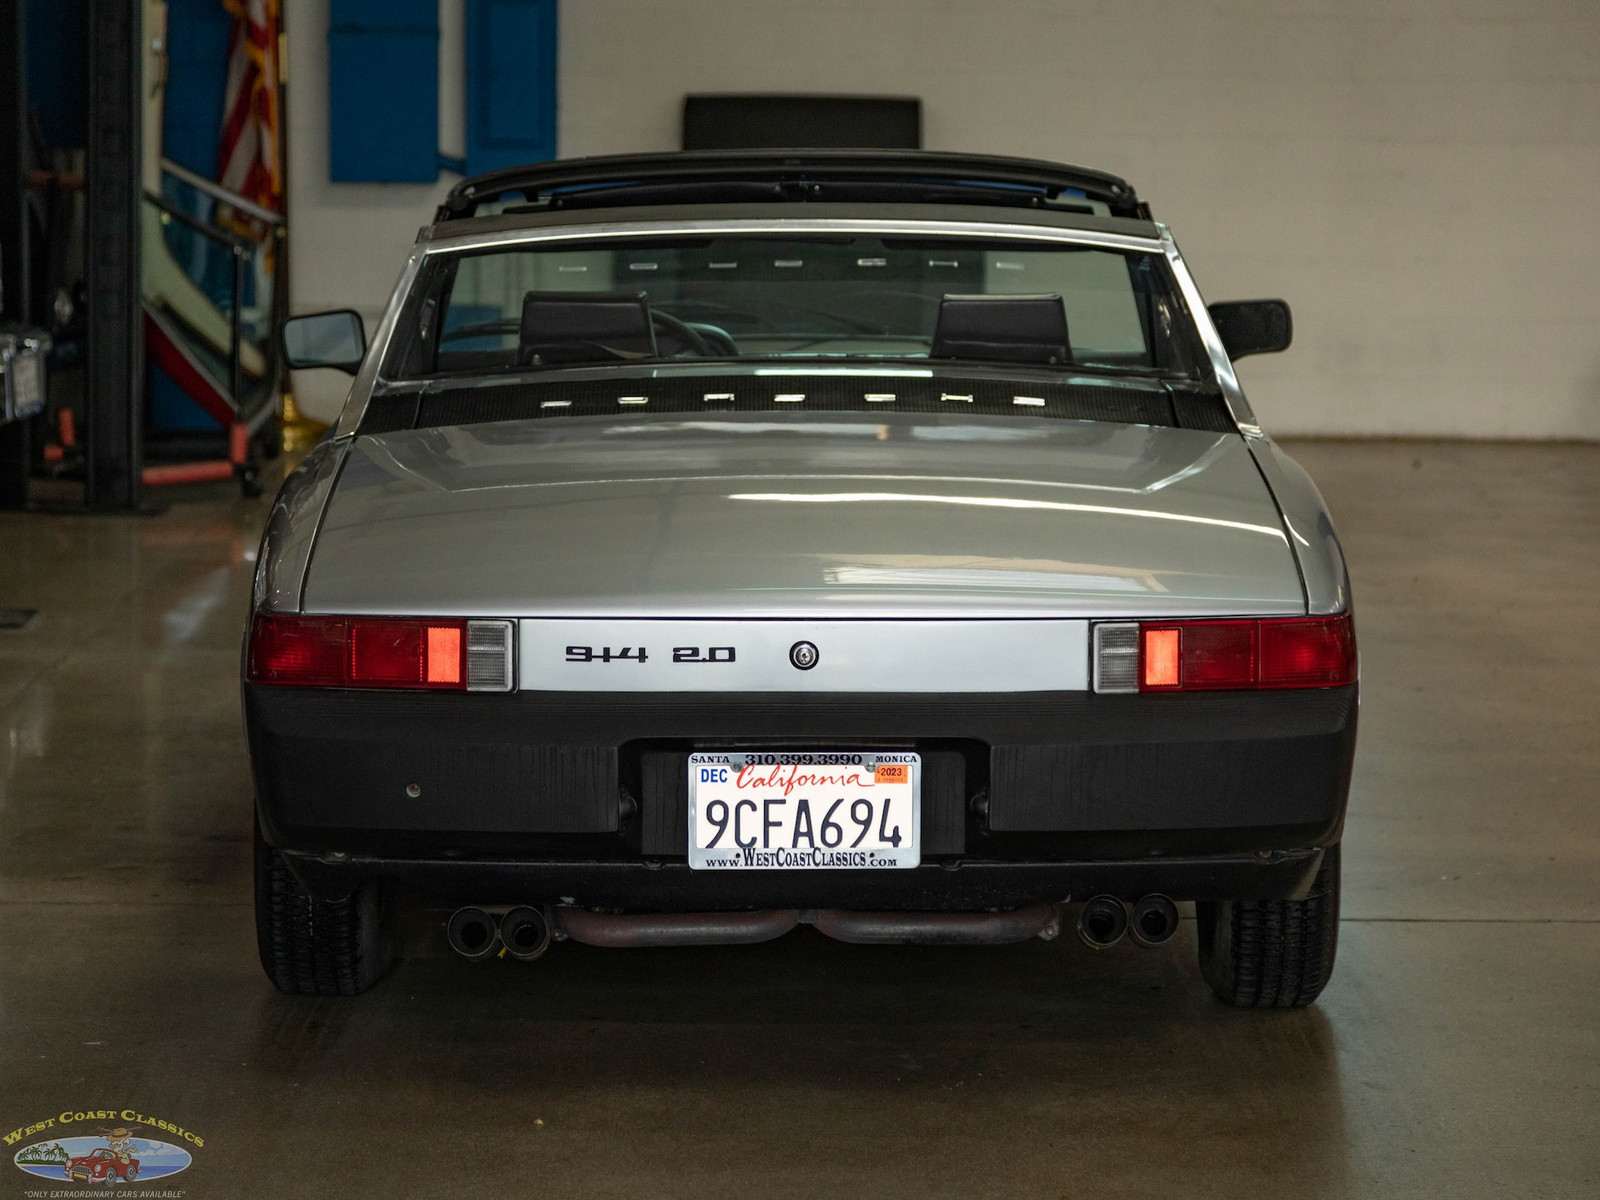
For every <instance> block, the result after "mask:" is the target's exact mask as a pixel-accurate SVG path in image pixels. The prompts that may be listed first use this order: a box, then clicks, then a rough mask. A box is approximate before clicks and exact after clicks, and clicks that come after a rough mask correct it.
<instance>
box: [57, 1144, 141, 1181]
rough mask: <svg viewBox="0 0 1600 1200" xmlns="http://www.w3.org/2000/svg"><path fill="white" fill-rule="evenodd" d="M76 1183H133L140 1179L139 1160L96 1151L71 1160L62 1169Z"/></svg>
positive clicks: (107, 1151)
mask: <svg viewBox="0 0 1600 1200" xmlns="http://www.w3.org/2000/svg"><path fill="white" fill-rule="evenodd" d="M61 1169H62V1171H64V1172H65V1173H66V1176H67V1178H68V1179H71V1180H73V1181H74V1182H76V1183H103V1184H106V1185H107V1186H108V1187H109V1186H110V1185H111V1184H114V1183H116V1182H118V1181H119V1180H120V1181H123V1182H128V1183H131V1182H133V1180H135V1179H137V1178H138V1177H139V1160H138V1159H137V1158H131V1157H129V1156H128V1155H126V1154H115V1153H113V1152H112V1151H110V1150H103V1149H102V1150H96V1151H94V1152H93V1153H92V1154H84V1155H81V1156H80V1157H78V1158H74V1159H71V1160H69V1161H68V1162H67V1165H66V1166H64V1167H62V1168H61Z"/></svg>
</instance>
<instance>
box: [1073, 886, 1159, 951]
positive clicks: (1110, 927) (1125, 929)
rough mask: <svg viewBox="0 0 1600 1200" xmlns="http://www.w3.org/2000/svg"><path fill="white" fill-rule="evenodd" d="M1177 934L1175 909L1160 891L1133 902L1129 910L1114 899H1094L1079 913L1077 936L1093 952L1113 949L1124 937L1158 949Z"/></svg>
mask: <svg viewBox="0 0 1600 1200" xmlns="http://www.w3.org/2000/svg"><path fill="white" fill-rule="evenodd" d="M1177 932H1178V906H1177V905H1176V904H1174V903H1173V902H1172V899H1171V897H1168V896H1163V895H1161V894H1160V893H1159V892H1152V893H1151V894H1150V895H1148V896H1146V897H1144V898H1143V899H1142V900H1139V901H1137V902H1136V903H1134V904H1133V905H1132V907H1131V911H1130V907H1129V905H1127V904H1124V903H1123V902H1122V901H1121V900H1120V899H1118V898H1117V897H1116V896H1096V897H1094V898H1093V899H1092V900H1088V901H1086V902H1085V903H1084V906H1083V908H1082V909H1081V910H1080V911H1079V913H1078V937H1080V938H1081V939H1082V940H1083V943H1084V945H1086V946H1089V947H1090V948H1092V949H1095V950H1105V949H1108V948H1109V947H1111V946H1115V945H1116V944H1117V943H1118V942H1120V941H1121V940H1122V938H1123V935H1124V934H1132V935H1133V940H1134V941H1136V942H1138V943H1139V945H1141V946H1159V945H1161V944H1162V943H1163V942H1166V941H1169V940H1171V938H1172V935H1173V934H1175V933H1177Z"/></svg>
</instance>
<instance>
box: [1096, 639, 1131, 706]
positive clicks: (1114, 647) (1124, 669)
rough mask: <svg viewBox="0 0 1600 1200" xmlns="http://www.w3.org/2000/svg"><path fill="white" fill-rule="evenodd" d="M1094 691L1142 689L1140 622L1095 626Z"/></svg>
mask: <svg viewBox="0 0 1600 1200" xmlns="http://www.w3.org/2000/svg"><path fill="white" fill-rule="evenodd" d="M1094 690H1095V691H1097V692H1137V691H1138V690H1139V627H1138V626H1137V625H1134V624H1131V623H1130V624H1127V625H1096V626H1095V627H1094Z"/></svg>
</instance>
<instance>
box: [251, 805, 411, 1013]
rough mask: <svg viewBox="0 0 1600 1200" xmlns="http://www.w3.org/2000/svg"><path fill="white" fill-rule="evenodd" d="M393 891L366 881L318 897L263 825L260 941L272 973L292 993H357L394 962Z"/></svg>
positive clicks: (258, 845)
mask: <svg viewBox="0 0 1600 1200" xmlns="http://www.w3.org/2000/svg"><path fill="white" fill-rule="evenodd" d="M388 908H389V905H388V897H387V894H386V890H385V889H384V888H382V887H381V886H379V885H378V884H376V883H367V884H365V885H364V886H363V887H362V888H361V889H360V890H358V891H357V892H356V893H355V894H354V895H351V896H348V897H346V898H345V899H343V900H317V899H314V898H313V897H312V896H311V895H310V894H309V893H308V892H307V891H306V890H305V888H303V887H301V886H300V881H299V880H298V879H296V878H295V877H294V875H293V874H292V873H291V872H290V871H289V868H288V866H287V865H286V864H285V863H284V861H283V855H281V854H279V853H278V852H277V851H276V850H274V849H273V848H272V847H271V846H269V845H267V843H266V842H265V841H264V840H263V839H262V837H261V830H260V829H259V828H258V829H257V830H256V945H257V948H258V949H259V950H260V953H261V966H262V969H263V970H265V971H266V973H267V978H268V979H270V980H272V983H273V986H274V987H276V988H277V989H278V990H279V991H280V992H287V993H288V994H289V995H291V996H355V995H359V994H360V993H362V992H364V991H366V990H367V989H368V988H369V987H371V986H372V985H373V984H375V983H377V982H378V980H379V979H381V978H383V975H384V972H386V971H387V970H388V969H389V964H390V963H391V962H393V961H394V945H393V940H392V938H391V935H390V929H389V925H390V921H389V912H388Z"/></svg>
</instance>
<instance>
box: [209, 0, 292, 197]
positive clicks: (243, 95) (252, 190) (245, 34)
mask: <svg viewBox="0 0 1600 1200" xmlns="http://www.w3.org/2000/svg"><path fill="white" fill-rule="evenodd" d="M222 6H223V8H225V9H227V11H228V12H229V13H231V14H232V15H233V37H232V40H231V42H230V44H229V50H228V91H227V96H226V99H225V100H224V102H223V110H222V143H221V145H220V146H219V147H218V150H217V179H218V182H219V183H221V184H222V186H223V187H225V188H227V189H228V190H229V191H230V192H235V193H237V194H238V195H240V196H243V197H244V198H245V199H247V200H253V201H255V202H256V203H257V204H260V205H262V206H263V207H266V208H270V209H272V210H273V211H274V212H282V211H283V170H282V165H281V164H280V162H279V161H278V130H279V119H278V118H279V114H278V25H279V21H278V14H279V0H222ZM218 217H219V219H220V220H223V221H224V223H227V222H228V220H229V218H232V219H233V221H234V223H238V221H239V217H240V215H239V214H233V213H228V212H226V211H225V210H224V211H223V212H220V213H219V214H218Z"/></svg>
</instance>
